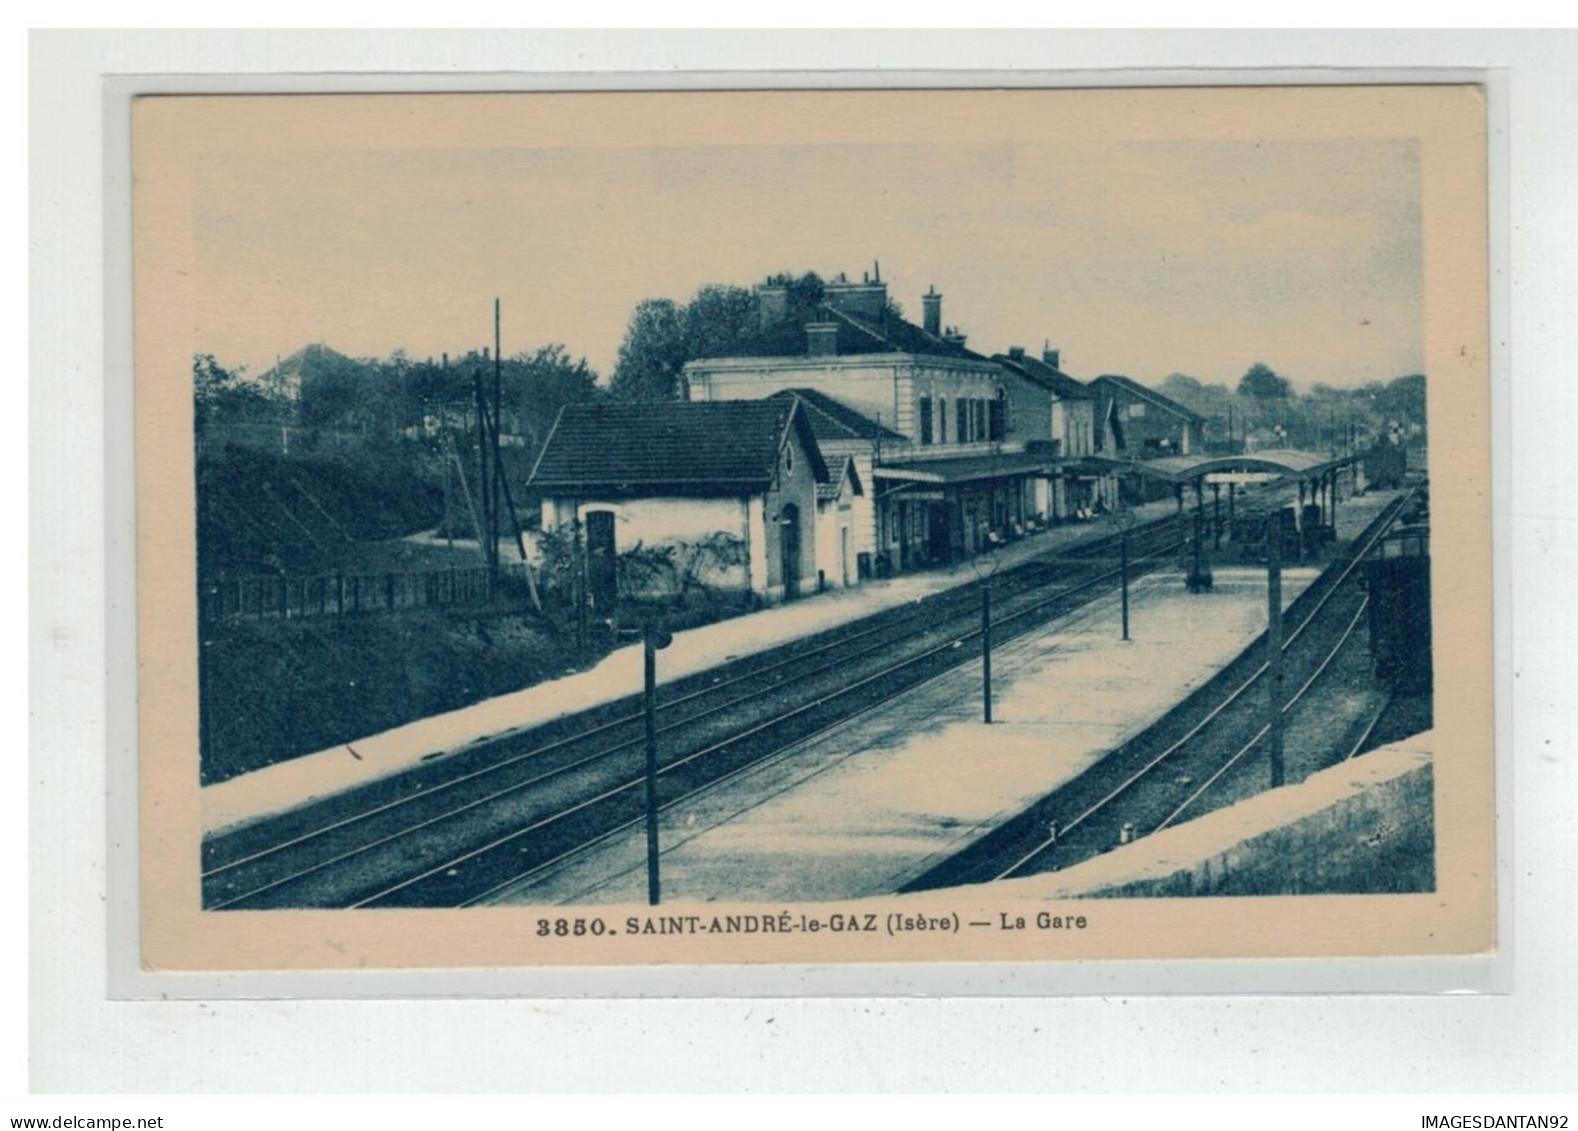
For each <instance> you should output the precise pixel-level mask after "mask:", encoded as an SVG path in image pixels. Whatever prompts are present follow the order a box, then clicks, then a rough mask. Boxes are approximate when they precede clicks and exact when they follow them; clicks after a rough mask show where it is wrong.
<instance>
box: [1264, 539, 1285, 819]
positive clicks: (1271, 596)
mask: <svg viewBox="0 0 1578 1131" xmlns="http://www.w3.org/2000/svg"><path fill="white" fill-rule="evenodd" d="M1266 614H1267V618H1268V619H1267V621H1266V704H1267V712H1268V714H1269V716H1270V717H1269V719H1268V723H1267V725H1268V727H1269V730H1268V732H1267V735H1266V745H1267V749H1268V750H1269V752H1270V757H1271V788H1272V789H1276V788H1277V787H1278V786H1280V785H1282V784H1283V780H1284V777H1285V772H1286V771H1285V769H1284V766H1283V762H1282V704H1283V696H1282V679H1283V674H1282V512H1281V511H1279V510H1276V511H1272V512H1271V517H1270V518H1269V519H1268V520H1267V523H1266Z"/></svg>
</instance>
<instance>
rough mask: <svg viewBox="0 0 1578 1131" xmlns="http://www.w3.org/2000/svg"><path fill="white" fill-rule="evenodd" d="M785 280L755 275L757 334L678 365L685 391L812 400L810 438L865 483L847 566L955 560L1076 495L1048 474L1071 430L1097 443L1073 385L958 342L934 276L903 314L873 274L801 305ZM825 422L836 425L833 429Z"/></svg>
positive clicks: (1089, 444) (1059, 474)
mask: <svg viewBox="0 0 1578 1131" xmlns="http://www.w3.org/2000/svg"><path fill="white" fill-rule="evenodd" d="M788 284H789V280H787V279H785V278H781V277H780V278H769V279H768V280H767V281H766V282H764V283H762V284H759V285H758V286H757V288H756V296H757V301H758V308H759V310H760V316H761V322H760V325H759V327H758V331H757V333H756V334H755V335H754V336H752V337H750V338H748V339H746V340H745V341H744V342H743V343H740V344H738V345H736V346H734V347H733V348H732V349H731V354H730V356H727V357H710V358H702V359H698V360H694V361H691V362H688V363H687V364H686V366H685V385H686V389H687V395H688V396H689V398H690V399H691V400H692V401H693V402H702V403H706V402H712V401H729V400H737V399H757V398H762V399H767V398H779V399H781V398H783V397H786V396H795V397H798V398H801V399H802V400H803V401H805V402H806V403H808V404H809V405H811V406H812V408H813V409H815V410H816V411H815V412H813V413H811V414H809V415H811V417H812V418H813V419H815V420H818V421H819V424H818V427H820V428H821V430H822V436H821V441H822V442H824V443H826V444H828V445H829V447H828V448H827V450H828V451H830V452H834V453H837V455H844V454H848V455H850V456H851V457H853V459H854V460H855V466H856V470H857V472H858V473H859V475H860V477H861V482H862V484H863V486H864V487H865V488H866V489H867V491H868V492H869V494H868V497H867V501H866V502H865V503H862V504H859V505H858V507H857V508H856V516H857V519H856V521H857V527H858V529H857V532H856V534H855V548H856V555H857V573H858V575H859V576H871V575H875V576H885V575H887V574H889V573H893V572H899V571H904V570H909V569H914V568H919V567H924V566H929V565H938V564H945V563H948V562H953V561H957V560H960V559H961V558H964V557H967V556H970V555H973V554H976V553H980V552H982V551H985V550H988V549H991V548H993V547H994V546H996V545H999V544H1001V543H1003V542H1005V541H1008V540H1011V539H1012V538H1015V537H1017V536H1019V535H1021V534H1025V533H1028V532H1030V531H1033V530H1036V529H1039V528H1041V527H1043V526H1045V525H1048V524H1050V523H1052V522H1054V521H1057V520H1058V519H1059V518H1060V517H1063V516H1064V514H1066V513H1068V512H1070V511H1071V510H1072V509H1074V508H1073V506H1072V504H1071V502H1070V500H1071V499H1074V498H1076V497H1077V496H1076V495H1072V494H1070V493H1068V492H1067V491H1066V489H1065V490H1064V492H1063V494H1062V495H1061V496H1060V494H1059V489H1058V488H1057V487H1056V486H1055V484H1057V483H1059V482H1062V481H1064V479H1065V477H1066V475H1067V474H1068V472H1069V471H1070V469H1071V466H1073V465H1074V464H1075V463H1076V462H1077V461H1079V460H1080V459H1082V458H1085V457H1083V456H1079V455H1073V454H1071V450H1070V447H1071V443H1077V444H1078V446H1079V450H1080V451H1081V452H1084V451H1086V450H1087V449H1089V450H1090V451H1092V452H1093V451H1094V444H1095V440H1094V431H1093V414H1094V408H1093V406H1092V407H1091V408H1088V409H1076V408H1075V407H1074V402H1075V401H1076V400H1079V401H1081V402H1082V403H1083V398H1081V397H1077V396H1075V395H1074V393H1073V388H1072V387H1073V386H1078V382H1074V381H1073V379H1072V378H1066V377H1065V380H1066V381H1067V383H1068V384H1067V385H1064V384H1062V383H1061V382H1059V381H1058V380H1056V379H1048V378H1047V377H1046V376H1045V375H1044V374H1043V373H1040V372H1039V371H1038V373H1037V374H1036V375H1034V376H1033V375H1031V374H1030V373H1028V372H1027V371H1026V368H1025V367H1023V366H1008V365H1005V364H1003V363H1002V362H1001V361H1000V360H998V359H993V358H989V357H986V356H983V355H982V354H979V353H976V352H975V351H973V350H971V349H969V348H968V346H967V344H966V343H967V340H968V339H967V338H966V337H965V335H963V334H962V333H960V332H959V331H958V330H957V329H956V328H954V327H950V326H948V325H947V324H946V323H945V322H944V321H943V316H942V309H943V306H942V304H943V296H942V295H940V294H938V293H937V291H936V289H935V288H934V287H933V288H931V289H930V290H929V291H928V293H926V294H925V295H923V296H922V298H921V305H922V309H923V319H922V323H921V324H920V325H916V324H914V323H912V322H909V321H908V320H906V319H905V318H903V317H902V316H900V315H899V314H898V313H897V311H896V310H895V309H894V307H893V305H892V303H891V302H890V301H889V299H888V289H887V284H886V283H884V282H882V280H881V278H880V275H875V274H873V273H867V274H866V275H865V276H864V277H863V278H862V279H861V280H859V281H858V282H857V281H854V280H851V279H848V278H847V277H845V276H842V275H841V276H839V277H837V278H835V279H833V280H832V281H830V282H828V283H827V284H825V288H824V292H823V296H822V300H821V301H820V302H819V303H817V304H815V305H814V306H813V307H810V308H799V309H797V308H795V307H794V306H793V305H792V304H791V301H790V295H789V285H788ZM1039 364H1041V365H1043V366H1045V360H1044V359H1043V362H1042V363H1039ZM1046 368H1048V369H1050V370H1052V371H1056V365H1055V364H1052V365H1050V366H1046ZM1059 376H1064V375H1061V374H1059ZM828 420H832V421H836V422H837V423H838V424H839V425H840V426H841V427H842V428H843V429H844V434H843V435H841V436H836V437H835V436H834V435H832V433H831V428H830V426H829V425H828V423H827V421H828ZM1055 427H1057V428H1058V429H1059V430H1060V431H1061V434H1054V428H1055ZM835 445H836V446H835ZM1084 471H1085V472H1086V473H1090V472H1091V469H1090V468H1086V469H1084ZM1060 497H1061V498H1062V499H1063V508H1064V509H1063V511H1062V512H1060V511H1059V508H1058V503H1057V500H1058V499H1059V498H1060Z"/></svg>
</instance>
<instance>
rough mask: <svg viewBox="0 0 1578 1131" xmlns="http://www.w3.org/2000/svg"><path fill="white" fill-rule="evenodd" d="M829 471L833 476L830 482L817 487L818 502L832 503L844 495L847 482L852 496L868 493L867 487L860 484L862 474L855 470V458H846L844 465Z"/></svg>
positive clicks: (829, 478) (830, 477)
mask: <svg viewBox="0 0 1578 1131" xmlns="http://www.w3.org/2000/svg"><path fill="white" fill-rule="evenodd" d="M829 471H830V472H831V474H830V475H829V476H828V481H827V482H826V483H818V484H817V485H816V501H817V502H819V503H830V502H832V501H833V500H835V499H837V498H838V497H839V496H840V495H842V494H843V493H844V483H845V482H846V481H847V482H848V483H849V484H850V487H851V490H850V494H852V495H864V494H865V493H866V489H865V487H864V486H862V485H861V482H860V472H858V471H856V470H855V458H854V457H853V456H845V457H844V462H843V463H841V464H838V465H836V467H835V468H830V469H829Z"/></svg>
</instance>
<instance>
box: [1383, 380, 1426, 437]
mask: <svg viewBox="0 0 1578 1131" xmlns="http://www.w3.org/2000/svg"><path fill="white" fill-rule="evenodd" d="M1375 410H1376V412H1377V413H1379V414H1380V416H1381V418H1382V420H1381V423H1382V424H1383V425H1386V424H1390V423H1392V422H1393V421H1396V422H1397V423H1399V424H1402V425H1405V426H1407V425H1410V424H1416V425H1418V426H1419V427H1420V428H1424V427H1425V377H1424V374H1422V373H1411V374H1409V375H1408V376H1407V377H1398V378H1396V379H1395V380H1393V381H1390V382H1388V383H1387V385H1386V387H1385V388H1383V389H1381V390H1379V391H1378V392H1377V393H1376V396H1375Z"/></svg>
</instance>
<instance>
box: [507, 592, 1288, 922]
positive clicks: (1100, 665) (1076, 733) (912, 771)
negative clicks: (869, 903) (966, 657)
mask: <svg viewBox="0 0 1578 1131" xmlns="http://www.w3.org/2000/svg"><path fill="white" fill-rule="evenodd" d="M1316 576H1317V571H1316V570H1314V569H1312V568H1311V569H1304V568H1292V569H1288V570H1286V571H1284V574H1283V578H1284V580H1283V591H1284V601H1285V602H1287V603H1291V602H1292V601H1293V600H1294V599H1295V598H1296V597H1297V596H1298V595H1299V593H1301V592H1303V590H1304V588H1305V587H1307V586H1308V585H1309V583H1310V582H1311V581H1313V580H1314V578H1315V577H1316ZM1265 606H1266V582H1265V572H1264V570H1261V569H1253V568H1247V567H1245V568H1238V567H1232V568H1220V567H1219V568H1217V569H1216V571H1215V585H1214V587H1213V589H1212V590H1211V591H1210V592H1207V593H1201V594H1190V593H1188V592H1187V591H1186V589H1185V586H1184V580H1183V577H1182V575H1181V574H1180V572H1179V571H1177V570H1167V571H1164V572H1160V573H1156V574H1151V575H1148V576H1146V577H1145V578H1143V579H1140V580H1139V581H1138V582H1137V583H1136V584H1135V585H1134V586H1133V587H1132V590H1131V602H1130V608H1131V616H1130V622H1131V636H1132V640H1131V641H1130V642H1124V641H1122V640H1121V639H1120V630H1119V623H1120V618H1119V598H1118V596H1117V595H1116V594H1113V595H1110V596H1107V597H1103V598H1100V599H1098V600H1097V601H1094V602H1092V603H1091V604H1089V605H1087V606H1085V607H1083V608H1081V609H1079V610H1076V611H1075V612H1073V613H1071V614H1069V615H1068V616H1065V617H1062V618H1059V619H1058V620H1055V621H1052V622H1049V623H1048V624H1046V625H1044V626H1042V627H1041V628H1039V629H1037V630H1035V631H1033V632H1030V633H1027V634H1025V635H1024V636H1021V637H1018V638H1016V639H1014V640H1012V641H1010V642H1009V643H1007V644H1005V645H1003V646H1002V647H1000V648H998V649H996V650H995V651H994V652H993V658H992V671H993V716H994V721H993V722H992V723H991V724H990V725H987V724H986V723H984V722H983V721H982V710H981V665H980V662H979V660H976V661H973V662H970V663H966V664H963V665H960V666H959V667H957V668H954V669H952V670H951V671H949V672H947V673H945V674H943V675H941V676H939V677H937V678H936V679H934V680H932V681H930V682H928V683H926V684H924V685H922V686H921V687H919V688H917V689H915V690H913V691H911V692H909V693H907V694H905V695H903V696H900V697H899V698H897V699H894V700H892V701H890V702H888V703H885V704H883V705H881V706H879V707H877V708H874V709H873V710H870V711H868V712H866V713H865V714H863V715H861V716H859V717H857V718H855V719H853V720H850V721H849V722H846V723H844V724H841V725H839V726H838V727H835V728H833V729H832V730H830V731H828V732H825V733H824V734H822V735H821V736H819V737H817V738H815V739H812V740H810V741H808V742H805V743H802V744H800V745H799V746H797V747H795V748H792V749H791V750H789V751H786V752H785V753H783V754H780V755H778V756H775V757H774V758H771V759H769V760H768V761H767V762H766V763H764V764H762V765H760V766H758V767H756V768H753V769H752V770H750V771H747V772H746V773H744V774H742V775H741V776H739V777H738V778H736V779H734V780H733V781H731V782H729V783H727V784H724V785H721V786H719V787H716V788H714V789H712V790H709V791H706V792H704V793H703V794H702V795H700V796H699V797H697V798H695V799H692V800H689V801H687V802H685V803H684V804H682V805H679V806H676V807H674V808H671V809H670V810H669V811H667V812H666V813H665V814H664V815H663V819H662V822H661V829H660V840H661V843H662V844H663V846H664V851H663V856H662V878H663V898H664V903H665V904H668V903H670V902H671V901H673V902H689V901H706V900H708V899H713V898H727V899H729V900H731V901H770V902H777V901H785V902H788V901H807V902H816V901H827V900H841V899H856V898H862V897H867V896H873V895H887V894H891V893H893V892H894V891H896V890H898V888H899V887H901V886H902V885H903V884H904V883H906V882H907V881H909V880H910V879H913V878H914V877H916V876H918V875H920V874H921V873H922V872H924V871H925V870H926V869H928V868H929V867H931V866H932V865H933V864H935V863H937V862H938V861H940V860H941V859H943V858H945V857H947V856H949V855H951V854H953V853H954V852H957V851H958V850H959V849H961V848H963V847H964V846H965V845H966V844H967V843H969V842H970V841H972V840H974V839H975V838H976V837H978V836H980V835H982V834H984V833H985V832H986V831H988V830H989V829H991V828H993V827H995V826H996V825H998V824H1000V823H1002V822H1003V821H1004V820H1006V819H1007V818H1008V817H1010V816H1012V815H1014V814H1015V813H1018V812H1020V811H1021V810H1023V809H1024V808H1025V807H1026V806H1027V805H1029V804H1030V803H1031V802H1032V801H1034V800H1035V799H1037V798H1039V797H1041V796H1042V795H1044V794H1046V793H1047V792H1049V791H1050V790H1052V789H1055V788H1056V787H1057V786H1058V785H1060V784H1062V783H1063V782H1065V781H1067V780H1069V779H1070V778H1072V777H1073V776H1075V775H1076V774H1078V773H1080V772H1081V771H1082V770H1084V769H1085V768H1086V767H1087V766H1089V765H1091V764H1092V763H1093V762H1094V761H1096V760H1097V759H1099V758H1100V757H1102V755H1104V754H1105V753H1106V752H1107V751H1109V750H1111V749H1113V748H1114V747H1115V746H1118V745H1120V744H1121V743H1122V742H1123V741H1124V740H1125V739H1127V738H1128V737H1130V736H1131V735H1133V734H1135V733H1137V732H1139V731H1141V730H1143V729H1144V728H1145V727H1147V726H1149V725H1150V724H1151V723H1152V722H1154V721H1155V720H1156V719H1157V718H1159V717H1160V716H1161V715H1163V714H1165V713H1166V711H1167V710H1169V709H1170V708H1171V707H1172V706H1174V705H1175V704H1176V703H1177V702H1178V701H1179V700H1181V699H1183V698H1184V697H1185V696H1187V695H1188V694H1189V693H1190V692H1191V691H1193V690H1194V689H1195V688H1196V687H1198V686H1200V685H1201V684H1203V683H1204V682H1206V681H1207V680H1209V679H1210V678H1211V677H1212V676H1213V675H1214V674H1216V672H1217V671H1219V670H1220V669H1221V668H1222V666H1223V665H1224V664H1226V663H1227V662H1228V661H1229V660H1231V659H1232V658H1233V657H1234V656H1236V655H1238V653H1239V652H1241V651H1242V650H1243V649H1244V648H1245V647H1246V646H1247V645H1248V644H1249V643H1250V642H1251V641H1252V640H1253V639H1254V638H1255V637H1256V636H1257V635H1258V634H1259V633H1260V632H1261V631H1263V630H1264V628H1265V623H1266V608H1265ZM645 867H646V858H645V840H644V834H643V833H641V832H640V831H639V830H637V831H636V832H634V833H632V834H630V835H625V836H621V837H618V838H615V839H613V840H611V841H609V842H607V843H606V844H604V845H602V846H600V847H599V848H597V849H594V850H592V851H591V852H589V853H586V854H584V855H583V856H582V857H580V858H578V859H577V860H576V861H575V862H573V863H571V864H569V865H567V866H566V867H565V868H564V869H562V870H561V871H559V872H557V873H554V874H550V875H546V876H544V877H542V878H541V879H539V880H537V881H535V882H534V883H532V884H531V886H529V887H524V888H521V889H517V890H514V891H510V892H507V893H504V894H502V895H501V897H500V898H499V899H498V900H496V902H513V903H621V902H640V901H642V900H643V899H644V898H645V895H646V870H645Z"/></svg>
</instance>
